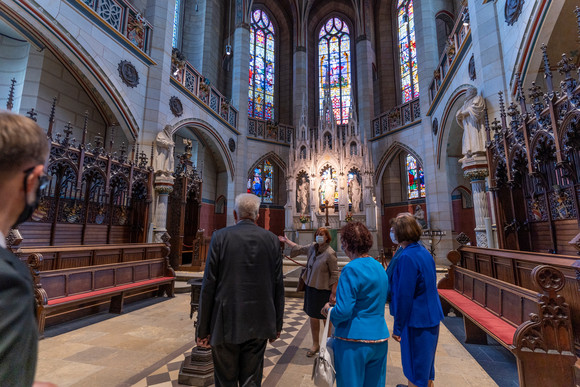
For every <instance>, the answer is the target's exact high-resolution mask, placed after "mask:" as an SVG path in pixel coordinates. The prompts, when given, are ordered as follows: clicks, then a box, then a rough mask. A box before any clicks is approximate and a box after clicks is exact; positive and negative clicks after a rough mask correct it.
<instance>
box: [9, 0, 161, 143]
mask: <svg viewBox="0 0 580 387" xmlns="http://www.w3.org/2000/svg"><path fill="white" fill-rule="evenodd" d="M21 6H22V7H23V8H24V9H25V11H26V15H27V16H26V17H25V16H24V15H23V14H19V13H16V12H14V11H13V9H11V8H10V7H9V6H8V5H7V4H5V3H4V2H0V13H2V14H3V15H5V17H6V18H7V19H6V20H7V21H8V22H9V23H10V24H13V25H15V26H18V29H19V30H21V31H23V32H24V33H25V34H26V36H27V38H28V39H31V40H34V42H35V44H37V45H39V46H40V48H46V49H48V50H49V51H50V52H51V53H52V54H53V55H54V56H55V57H56V59H57V60H58V61H59V62H60V63H61V64H62V65H63V66H64V68H66V69H67V70H68V71H69V72H70V73H71V74H72V76H73V77H74V78H75V79H76V81H77V82H78V83H79V85H80V86H81V87H82V89H83V91H84V92H86V93H87V95H88V96H89V98H90V99H91V101H92V103H93V105H94V106H95V108H96V109H97V110H98V111H99V113H100V115H101V117H102V118H103V120H104V121H105V123H106V125H107V126H111V125H113V123H120V126H121V127H122V128H123V130H126V136H127V138H128V139H135V138H136V137H137V136H138V134H139V124H138V123H137V120H136V118H135V116H134V115H133V112H132V111H131V107H130V106H129V105H127V103H126V102H125V97H124V95H123V93H121V92H120V90H119V89H118V88H117V87H116V86H115V84H116V83H117V82H116V81H112V80H111V72H109V71H107V69H105V68H103V67H102V66H100V65H99V64H98V63H97V62H96V61H95V60H94V55H92V54H91V53H89V52H88V51H87V50H86V49H85V48H84V47H83V46H82V45H81V44H80V43H79V42H78V41H76V40H75V39H74V38H73V36H74V35H75V34H71V33H70V31H68V30H66V29H65V27H64V26H63V25H62V24H61V23H58V22H57V21H56V20H55V19H54V18H53V17H52V16H50V15H49V14H48V13H45V14H43V15H42V16H40V14H39V13H38V12H36V11H35V9H34V6H33V5H32V4H28V3H26V2H24V3H22V5H21ZM147 59H148V61H149V62H150V63H147V64H146V65H147V66H148V65H151V64H155V62H153V61H152V60H151V59H150V58H148V57H147Z"/></svg>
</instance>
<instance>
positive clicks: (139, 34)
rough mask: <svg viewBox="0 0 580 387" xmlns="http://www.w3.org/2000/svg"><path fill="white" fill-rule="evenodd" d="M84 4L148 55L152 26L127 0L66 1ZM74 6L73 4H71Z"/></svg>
mask: <svg viewBox="0 0 580 387" xmlns="http://www.w3.org/2000/svg"><path fill="white" fill-rule="evenodd" d="M68 1H69V2H71V3H78V4H84V6H85V7H86V8H89V9H90V10H91V11H93V12H94V13H95V14H96V15H97V16H98V17H99V18H100V19H101V20H102V21H104V22H105V23H107V24H108V25H110V26H111V27H112V28H113V29H115V30H117V31H118V32H119V33H120V34H121V35H122V36H123V37H125V38H126V39H127V40H128V41H130V42H131V43H133V44H134V45H135V46H137V47H138V48H139V49H140V50H141V51H143V52H144V53H147V54H149V51H150V46H151V45H150V41H151V35H152V33H153V26H152V25H151V23H149V22H148V21H147V20H145V18H144V17H143V16H142V15H141V13H140V12H139V11H138V10H137V9H136V8H135V7H133V5H131V3H130V2H129V1H127V0H68ZM73 5H74V4H73ZM81 7H82V5H81Z"/></svg>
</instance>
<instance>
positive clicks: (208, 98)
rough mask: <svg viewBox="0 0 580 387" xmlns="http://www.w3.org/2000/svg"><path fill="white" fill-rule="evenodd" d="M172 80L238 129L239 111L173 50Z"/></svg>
mask: <svg viewBox="0 0 580 387" xmlns="http://www.w3.org/2000/svg"><path fill="white" fill-rule="evenodd" d="M171 63H172V64H171V78H173V80H175V81H176V82H177V83H179V84H180V85H182V86H183V87H184V88H185V89H186V90H187V91H188V92H189V93H191V95H193V96H195V97H197V98H198V99H199V100H201V101H202V102H203V103H204V104H205V105H206V106H208V107H209V108H210V109H211V110H213V111H214V112H215V113H216V114H218V115H219V117H221V118H222V119H223V120H224V121H226V122H227V123H228V124H229V125H231V126H232V127H233V128H237V127H238V111H237V110H236V109H235V108H234V107H233V106H232V105H231V104H230V102H229V100H228V99H227V98H226V97H224V96H223V95H222V94H221V93H220V92H219V91H218V90H217V89H216V88H215V87H214V86H212V85H211V82H210V80H209V79H207V78H206V77H204V76H203V75H202V74H201V73H200V72H199V71H197V70H196V69H195V68H193V66H192V65H191V63H189V62H188V61H187V60H185V58H184V57H183V55H182V54H181V53H180V52H179V51H178V50H177V49H175V48H174V49H173V55H172V59H171Z"/></svg>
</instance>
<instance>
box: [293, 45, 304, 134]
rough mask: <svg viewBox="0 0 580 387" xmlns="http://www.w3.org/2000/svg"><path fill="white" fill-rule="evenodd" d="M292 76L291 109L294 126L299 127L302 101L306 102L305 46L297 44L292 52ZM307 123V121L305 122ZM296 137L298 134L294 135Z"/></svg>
mask: <svg viewBox="0 0 580 387" xmlns="http://www.w3.org/2000/svg"><path fill="white" fill-rule="evenodd" d="M293 65H294V78H293V95H292V99H293V100H294V101H293V103H294V110H293V116H292V120H293V125H294V127H295V128H298V127H299V124H300V118H301V116H302V109H303V108H304V107H303V106H302V104H303V103H306V104H308V102H307V101H308V87H307V83H308V80H307V73H308V70H307V69H308V60H307V55H306V48H305V47H302V46H298V47H296V48H295V52H294V64H293ZM303 97H306V98H303ZM306 125H308V122H306ZM296 138H298V136H296Z"/></svg>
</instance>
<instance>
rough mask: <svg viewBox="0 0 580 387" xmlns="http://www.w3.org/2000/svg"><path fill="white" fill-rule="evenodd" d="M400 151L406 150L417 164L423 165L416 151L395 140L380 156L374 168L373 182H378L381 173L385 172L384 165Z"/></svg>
mask: <svg viewBox="0 0 580 387" xmlns="http://www.w3.org/2000/svg"><path fill="white" fill-rule="evenodd" d="M401 152H407V153H408V154H410V155H411V156H413V157H414V158H415V160H417V163H419V165H423V159H422V158H421V156H419V154H418V153H417V152H415V151H414V150H413V149H412V148H411V147H409V146H407V145H405V144H403V143H401V142H399V141H395V142H393V143H392V144H391V146H390V147H389V148H388V149H387V150H386V151H385V153H383V155H382V156H381V158H380V160H379V162H378V164H377V167H376V169H375V183H378V182H380V181H381V179H382V178H383V174H384V172H385V169H386V167H387V166H388V165H389V164H390V163H391V161H393V159H394V158H395V157H396V156H397V155H399V154H400V153H401Z"/></svg>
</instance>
